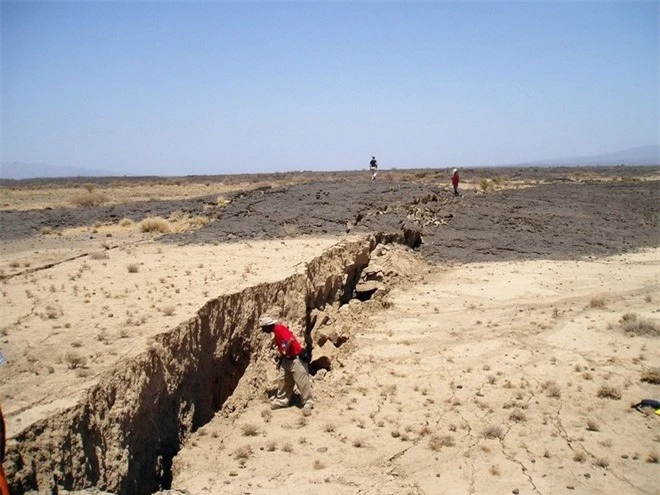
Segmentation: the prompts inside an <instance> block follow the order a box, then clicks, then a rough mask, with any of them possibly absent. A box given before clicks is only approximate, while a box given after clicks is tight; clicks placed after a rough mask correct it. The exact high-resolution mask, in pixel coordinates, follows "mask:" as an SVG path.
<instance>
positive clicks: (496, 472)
mask: <svg viewBox="0 0 660 495" xmlns="http://www.w3.org/2000/svg"><path fill="white" fill-rule="evenodd" d="M488 472H489V473H490V474H492V475H493V476H499V475H500V474H501V473H500V467H499V466H498V465H497V464H493V465H492V466H491V467H490V469H489V470H488Z"/></svg>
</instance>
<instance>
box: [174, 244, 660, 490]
mask: <svg viewBox="0 0 660 495" xmlns="http://www.w3.org/2000/svg"><path fill="white" fill-rule="evenodd" d="M378 261H379V260H378V259H377V258H376V259H375V262H376V263H377V262H378ZM410 266H414V267H416V268H418V270H413V271H417V272H418V274H414V273H413V274H409V275H411V278H410V279H409V280H407V281H406V282H405V283H402V284H400V285H398V286H396V287H395V288H394V289H393V290H392V291H391V292H390V294H389V295H388V296H387V300H388V301H389V303H391V307H389V308H387V309H383V308H382V306H381V304H379V303H377V302H375V301H369V302H367V303H351V305H349V306H352V308H351V309H350V310H347V311H346V312H345V314H342V313H341V312H340V313H339V314H338V317H337V321H336V322H334V325H341V324H342V323H343V320H348V321H352V322H354V327H353V328H354V331H355V335H354V342H353V344H354V345H353V346H352V347H347V349H348V348H350V349H352V351H346V353H345V354H344V355H343V356H342V358H341V364H342V366H341V367H338V368H337V369H335V370H333V371H331V372H330V373H328V374H326V375H325V376H323V377H317V378H316V379H315V380H314V386H315V393H316V406H315V409H314V411H313V413H312V414H311V415H309V416H305V415H303V414H302V411H301V410H300V409H298V408H296V407H292V408H289V409H286V410H277V411H272V412H271V411H270V410H269V408H268V405H267V403H266V401H265V399H264V397H260V398H255V399H254V400H253V401H252V402H251V403H250V404H249V406H248V407H247V408H246V409H244V410H241V411H239V412H237V413H234V414H232V415H229V417H224V416H223V415H216V418H215V419H214V420H213V421H212V422H210V423H209V424H207V425H206V426H205V427H204V428H202V429H200V430H199V431H198V432H197V433H196V434H195V435H194V436H193V438H191V439H190V441H189V442H188V443H187V445H186V447H185V448H184V449H183V450H182V451H181V452H180V453H179V455H178V456H177V457H176V458H175V468H174V470H175V478H174V483H173V487H174V488H177V489H181V490H187V491H188V492H190V493H231V494H244V493H251V494H266V493H269V494H271V493H272V494H276V493H282V494H284V493H290V491H291V487H295V489H296V490H297V491H298V492H300V493H309V494H332V493H369V494H377V493H378V494H398V493H410V494H421V493H426V494H431V493H433V494H435V493H447V494H461V493H518V492H516V491H514V490H519V493H543V494H551V493H567V490H575V493H593V494H597V493H611V494H618V493H649V494H650V493H658V492H657V479H658V474H659V471H658V469H659V468H658V464H657V463H653V462H650V461H652V460H653V459H657V455H658V452H659V451H660V444H659V443H658V442H660V423H659V421H658V420H659V418H658V416H656V415H648V416H647V415H645V414H642V413H640V412H638V411H636V410H634V409H631V408H630V405H631V403H634V402H638V401H640V400H641V399H643V398H653V397H655V398H657V396H658V393H659V392H660V387H658V386H657V385H649V384H647V383H643V382H640V376H641V372H642V371H643V370H644V369H646V368H648V367H649V366H655V365H657V363H658V362H660V348H658V345H657V337H643V336H629V335H626V334H625V333H624V332H623V331H622V329H621V326H620V324H619V321H620V319H621V317H622V315H624V314H626V313H630V312H634V313H637V314H639V315H640V316H642V317H645V318H652V319H655V320H656V321H657V320H658V317H659V315H658V309H657V308H658V304H657V302H658V300H660V283H659V279H658V274H659V269H660V250H658V249H656V250H648V251H645V252H641V253H636V254H628V255H622V256H616V257H609V258H604V259H584V260H576V261H566V262H549V261H516V262H504V263H477V264H456V265H454V266H449V267H437V266H424V263H423V262H422V261H419V262H418V264H417V265H414V264H412V265H410ZM422 266H424V267H423V268H421V267H422ZM388 306H389V305H388ZM349 312H350V313H351V314H350V315H348V313H349ZM342 349H343V347H342ZM273 373H274V370H270V376H271V379H273V380H274V379H275V376H274V374H273ZM603 387H612V388H613V389H614V390H615V391H616V392H618V393H619V394H620V398H617V399H612V398H607V397H605V398H600V397H598V394H599V390H601V388H603Z"/></svg>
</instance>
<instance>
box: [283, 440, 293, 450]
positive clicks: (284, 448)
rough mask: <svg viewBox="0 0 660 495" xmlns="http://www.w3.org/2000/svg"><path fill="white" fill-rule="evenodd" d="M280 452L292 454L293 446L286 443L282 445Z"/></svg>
mask: <svg viewBox="0 0 660 495" xmlns="http://www.w3.org/2000/svg"><path fill="white" fill-rule="evenodd" d="M282 451H283V452H293V445H291V443H289V442H286V443H285V444H284V445H282Z"/></svg>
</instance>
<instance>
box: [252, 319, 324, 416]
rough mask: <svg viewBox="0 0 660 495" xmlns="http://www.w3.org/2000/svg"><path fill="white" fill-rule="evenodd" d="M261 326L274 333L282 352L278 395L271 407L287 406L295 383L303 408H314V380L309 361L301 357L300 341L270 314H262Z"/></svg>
mask: <svg viewBox="0 0 660 495" xmlns="http://www.w3.org/2000/svg"><path fill="white" fill-rule="evenodd" d="M259 326H260V327H261V330H262V331H263V332H265V333H272V334H273V342H274V344H275V346H276V347H277V350H278V351H279V353H280V365H279V367H278V371H279V377H278V379H279V380H278V381H279V383H278V387H277V396H276V397H275V400H273V402H272V403H271V408H272V409H280V408H283V407H287V406H288V405H289V402H290V401H291V396H292V395H293V385H294V384H295V385H296V386H297V387H298V391H299V392H300V401H301V403H302V405H303V409H305V410H309V409H312V408H313V407H314V398H313V396H312V380H311V378H310V376H309V367H308V365H307V363H306V362H305V361H303V360H302V359H300V354H301V353H302V352H303V348H302V346H301V345H300V342H298V340H297V339H296V337H295V336H294V335H293V333H292V332H291V330H289V329H288V328H287V327H286V326H284V325H282V324H281V323H278V322H277V320H275V319H273V318H270V317H268V316H262V317H261V318H260V319H259Z"/></svg>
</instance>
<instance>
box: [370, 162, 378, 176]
mask: <svg viewBox="0 0 660 495" xmlns="http://www.w3.org/2000/svg"><path fill="white" fill-rule="evenodd" d="M369 170H371V180H376V175H377V174H378V162H376V157H375V156H372V157H371V161H370V162H369Z"/></svg>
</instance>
